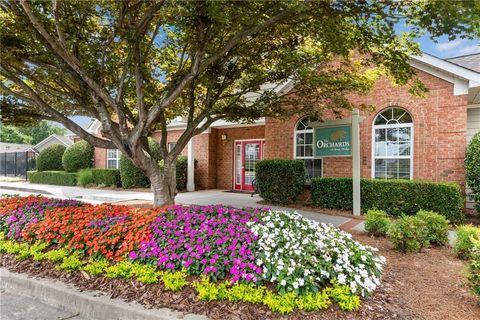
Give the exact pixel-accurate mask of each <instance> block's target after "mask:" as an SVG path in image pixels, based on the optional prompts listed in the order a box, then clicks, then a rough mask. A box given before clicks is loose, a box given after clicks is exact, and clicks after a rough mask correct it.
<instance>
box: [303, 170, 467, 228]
mask: <svg viewBox="0 0 480 320" xmlns="http://www.w3.org/2000/svg"><path fill="white" fill-rule="evenodd" d="M360 185H361V197H362V212H367V211H368V210H371V209H378V210H384V211H385V212H386V213H387V214H388V215H391V216H401V215H402V214H405V215H415V213H416V212H418V211H419V210H428V211H434V212H438V213H439V214H441V215H442V216H444V217H446V218H447V219H448V220H449V221H451V222H453V223H458V222H461V221H463V220H464V219H465V216H464V212H463V202H464V200H463V196H462V194H461V192H460V187H459V186H458V185H457V184H455V183H451V182H428V181H420V180H378V179H362V180H361V181H360ZM352 193H353V188H352V179H351V178H314V179H312V203H313V205H315V206H318V207H321V208H329V209H340V210H352V206H353V203H352Z"/></svg>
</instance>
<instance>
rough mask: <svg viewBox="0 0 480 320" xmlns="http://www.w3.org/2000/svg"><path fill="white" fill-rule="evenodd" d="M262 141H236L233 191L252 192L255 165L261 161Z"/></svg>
mask: <svg viewBox="0 0 480 320" xmlns="http://www.w3.org/2000/svg"><path fill="white" fill-rule="evenodd" d="M264 143H265V141H264V140H263V139H257V140H236V141H235V149H234V155H235V157H234V162H233V164H234V165H233V166H234V176H233V180H234V181H233V185H234V189H235V190H242V191H252V190H253V186H252V182H253V180H254V179H255V164H256V163H257V161H259V160H262V159H263V145H264Z"/></svg>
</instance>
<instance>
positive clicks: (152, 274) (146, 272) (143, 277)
mask: <svg viewBox="0 0 480 320" xmlns="http://www.w3.org/2000/svg"><path fill="white" fill-rule="evenodd" d="M133 273H134V275H135V277H136V278H137V280H138V281H139V282H141V283H144V284H152V283H157V282H158V276H159V275H160V272H158V271H157V268H155V267H154V266H148V265H143V264H135V266H134V268H133Z"/></svg>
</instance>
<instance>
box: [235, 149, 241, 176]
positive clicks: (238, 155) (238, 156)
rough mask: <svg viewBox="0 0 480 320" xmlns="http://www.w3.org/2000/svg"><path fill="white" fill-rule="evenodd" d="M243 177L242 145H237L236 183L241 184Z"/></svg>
mask: <svg viewBox="0 0 480 320" xmlns="http://www.w3.org/2000/svg"><path fill="white" fill-rule="evenodd" d="M241 179H242V145H241V144H237V145H236V146H235V184H240V183H241V181H242V180H241Z"/></svg>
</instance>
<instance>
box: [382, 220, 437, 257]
mask: <svg viewBox="0 0 480 320" xmlns="http://www.w3.org/2000/svg"><path fill="white" fill-rule="evenodd" d="M388 238H389V239H390V241H391V242H392V244H393V248H394V249H395V250H398V251H400V252H403V253H407V252H419V251H420V250H422V248H423V247H425V246H426V245H427V244H428V240H427V228H426V225H425V222H424V221H423V220H421V219H420V218H418V217H415V216H402V217H401V218H399V219H398V220H397V222H395V223H393V224H392V225H391V226H390V228H389V229H388Z"/></svg>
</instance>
